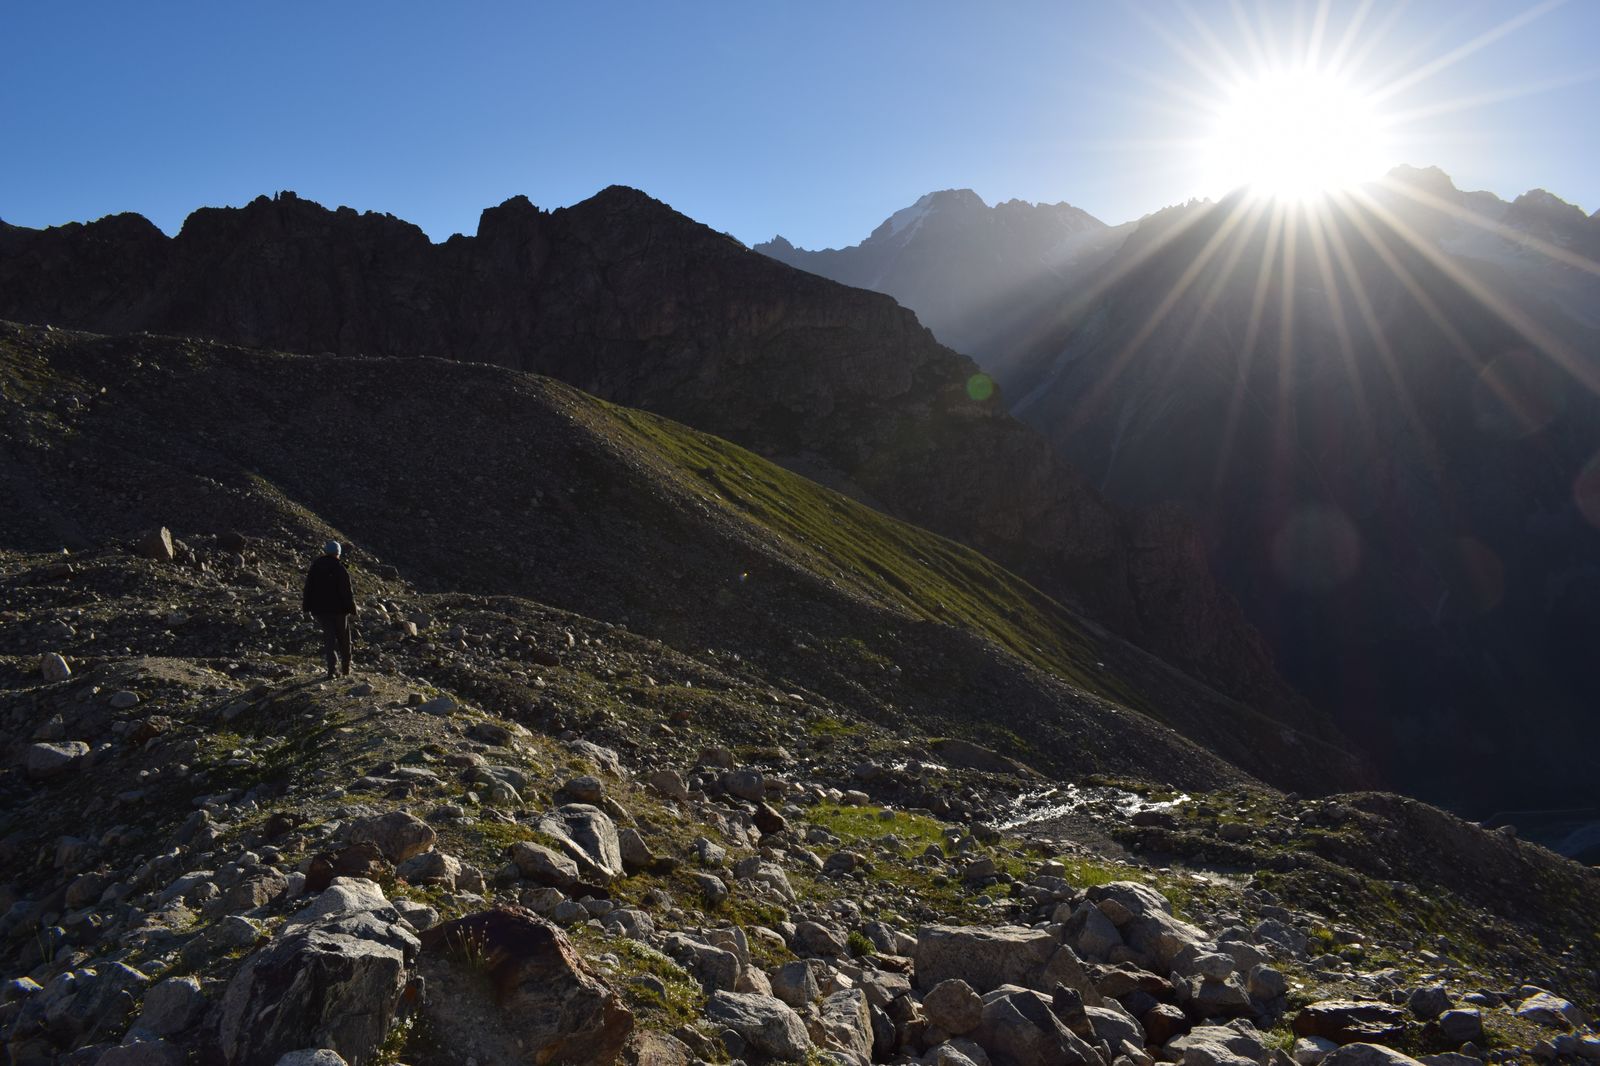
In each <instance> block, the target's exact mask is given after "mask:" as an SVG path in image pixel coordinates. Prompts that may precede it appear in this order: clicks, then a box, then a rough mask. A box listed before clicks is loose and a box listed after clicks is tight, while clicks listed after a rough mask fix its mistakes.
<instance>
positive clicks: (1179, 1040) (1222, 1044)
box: [1165, 1022, 1267, 1063]
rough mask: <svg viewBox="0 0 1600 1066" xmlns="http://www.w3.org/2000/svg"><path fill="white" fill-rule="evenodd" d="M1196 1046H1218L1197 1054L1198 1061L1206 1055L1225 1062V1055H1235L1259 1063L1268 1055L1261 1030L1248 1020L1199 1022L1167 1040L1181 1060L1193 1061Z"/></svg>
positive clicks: (1207, 1057) (1170, 1051) (1172, 1051)
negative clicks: (1206, 1023)
mask: <svg viewBox="0 0 1600 1066" xmlns="http://www.w3.org/2000/svg"><path fill="white" fill-rule="evenodd" d="M1196 1048H1212V1049H1215V1050H1214V1051H1213V1052H1209V1053H1197V1055H1196V1061H1198V1060H1200V1059H1201V1058H1205V1059H1206V1060H1207V1061H1210V1060H1211V1059H1212V1058H1217V1059H1218V1061H1225V1060H1226V1056H1229V1055H1236V1056H1239V1057H1240V1058H1243V1059H1247V1060H1249V1061H1251V1062H1256V1063H1259V1062H1261V1061H1262V1060H1263V1059H1265V1058H1266V1054H1267V1046H1266V1044H1264V1043H1263V1042H1262V1040H1261V1036H1260V1034H1259V1033H1257V1032H1256V1031H1255V1029H1254V1028H1253V1027H1251V1026H1250V1025H1249V1023H1246V1022H1230V1023H1229V1024H1227V1025H1200V1026H1196V1027H1195V1028H1193V1029H1191V1030H1189V1032H1187V1033H1184V1034H1183V1035H1182V1036H1175V1037H1173V1038H1172V1039H1171V1040H1168V1041H1167V1043H1166V1049H1165V1050H1166V1051H1167V1052H1168V1053H1169V1054H1172V1055H1175V1056H1177V1057H1178V1058H1180V1059H1181V1060H1182V1061H1185V1062H1188V1061H1190V1057H1189V1056H1190V1052H1191V1051H1194V1050H1195V1049H1196Z"/></svg>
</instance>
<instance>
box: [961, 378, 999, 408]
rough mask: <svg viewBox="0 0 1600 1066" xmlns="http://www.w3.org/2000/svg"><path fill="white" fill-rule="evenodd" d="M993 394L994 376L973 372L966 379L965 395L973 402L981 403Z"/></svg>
mask: <svg viewBox="0 0 1600 1066" xmlns="http://www.w3.org/2000/svg"><path fill="white" fill-rule="evenodd" d="M993 395H994V378H991V377H990V376H989V375H988V374H974V375H972V376H971V377H970V378H968V379H967V397H968V399H970V400H972V402H974V403H983V402H984V401H986V400H988V399H989V397H991V396H993Z"/></svg>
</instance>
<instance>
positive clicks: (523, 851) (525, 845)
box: [511, 840, 578, 888]
mask: <svg viewBox="0 0 1600 1066" xmlns="http://www.w3.org/2000/svg"><path fill="white" fill-rule="evenodd" d="M511 861H512V862H514V863H516V864H517V870H518V871H519V872H520V873H521V874H522V876H523V877H526V878H527V879H528V880H530V881H537V882H539V883H540V884H541V885H551V886H554V887H555V888H566V887H567V886H568V885H571V884H573V883H575V882H576V881H577V880H578V864H577V863H576V862H574V861H572V860H571V859H569V858H567V856H565V855H562V854H560V853H558V852H555V851H551V850H550V849H549V848H547V847H545V846H544V845H543V844H535V843H533V842H532V841H531V840H519V841H517V842H516V843H514V844H512V845H511Z"/></svg>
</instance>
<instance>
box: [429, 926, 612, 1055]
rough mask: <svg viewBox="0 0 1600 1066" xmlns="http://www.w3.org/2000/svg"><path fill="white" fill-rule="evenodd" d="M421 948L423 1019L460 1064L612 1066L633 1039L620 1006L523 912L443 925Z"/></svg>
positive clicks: (555, 936) (554, 936)
mask: <svg viewBox="0 0 1600 1066" xmlns="http://www.w3.org/2000/svg"><path fill="white" fill-rule="evenodd" d="M422 948H423V956H422V973H423V976H424V977H425V978H426V986H425V987H426V989H427V996H426V999H425V1001H424V1004H423V1011H424V1017H425V1019H426V1022H427V1024H428V1026H429V1027H430V1028H431V1029H432V1031H433V1032H434V1033H435V1034H436V1037H437V1039H438V1041H439V1043H440V1045H441V1046H443V1047H448V1048H450V1049H451V1051H452V1054H453V1056H454V1058H455V1059H456V1061H466V1060H467V1059H469V1058H472V1059H477V1060H478V1061H479V1062H535V1063H545V1062H561V1063H570V1064H573V1066H610V1064H611V1063H612V1062H614V1061H615V1060H616V1058H617V1056H618V1055H619V1054H621V1052H622V1048H623V1046H624V1045H625V1044H626V1043H627V1040H628V1037H629V1035H630V1034H631V1033H632V1032H633V1027H634V1019H633V1014H632V1013H631V1012H630V1011H629V1010H628V1008H627V1006H626V1005H625V1004H624V1003H623V1001H622V998H621V997H620V996H619V995H618V994H617V993H616V992H615V991H614V990H613V989H612V988H611V987H610V986H609V985H608V984H607V983H606V982H605V980H604V979H602V978H601V977H600V976H599V975H598V974H596V973H595V972H594V971H592V970H590V969H589V967H588V966H587V965H586V964H585V963H584V961H583V959H582V958H581V957H579V955H578V953H577V951H576V950H575V949H574V948H573V946H572V942H571V941H570V940H568V939H567V937H566V934H565V933H563V932H562V931H561V930H560V929H559V928H557V927H556V926H555V925H552V924H551V923H550V922H547V921H545V920H544V919H543V918H540V917H539V916H538V915H536V914H534V913H533V912H532V911H530V910H527V909H525V908H522V907H501V908H497V909H495V910H490V911H479V912H478V913H476V914H470V915H467V916H466V917H465V918H458V919H456V920H455V921H451V922H444V923H443V924H440V925H437V926H434V927H433V928H432V929H429V930H427V931H426V932H425V933H423V934H422Z"/></svg>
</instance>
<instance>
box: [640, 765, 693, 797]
mask: <svg viewBox="0 0 1600 1066" xmlns="http://www.w3.org/2000/svg"><path fill="white" fill-rule="evenodd" d="M644 780H645V784H647V785H649V786H650V787H651V788H653V789H655V790H656V791H657V792H659V793H661V794H662V795H663V796H666V797H667V798H668V799H675V800H686V799H688V798H689V786H688V785H686V784H685V783H684V781H683V775H682V774H680V773H678V771H676V770H657V771H656V772H655V773H653V774H651V775H650V776H648V777H646V778H645V779H644Z"/></svg>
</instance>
